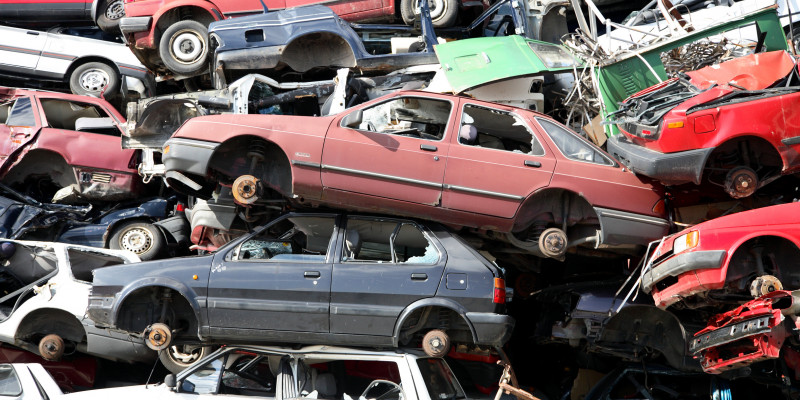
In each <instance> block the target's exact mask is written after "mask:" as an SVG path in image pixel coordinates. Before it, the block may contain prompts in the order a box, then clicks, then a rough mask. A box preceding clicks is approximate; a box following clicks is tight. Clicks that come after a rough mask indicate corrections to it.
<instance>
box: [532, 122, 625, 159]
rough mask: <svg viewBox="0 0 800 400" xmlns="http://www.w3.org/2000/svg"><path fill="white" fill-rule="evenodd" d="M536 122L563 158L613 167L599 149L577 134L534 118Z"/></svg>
mask: <svg viewBox="0 0 800 400" xmlns="http://www.w3.org/2000/svg"><path fill="white" fill-rule="evenodd" d="M536 121H538V122H539V124H541V125H542V128H544V130H545V132H547V135H548V136H550V139H552V140H553V143H555V145H556V147H558V150H559V151H561V154H563V155H564V156H565V157H567V158H569V159H572V160H576V161H585V162H590V163H594V164H602V165H615V163H614V161H612V160H611V158H609V157H607V156H606V155H605V154H603V152H602V151H600V149H598V148H597V147H594V145H592V144H590V143H589V142H588V141H586V140H585V139H583V138H581V137H578V135H577V134H575V133H572V132H570V131H569V130H567V128H564V127H562V126H560V125H558V124H556V123H555V122H553V121H550V120H546V119H542V118H536Z"/></svg>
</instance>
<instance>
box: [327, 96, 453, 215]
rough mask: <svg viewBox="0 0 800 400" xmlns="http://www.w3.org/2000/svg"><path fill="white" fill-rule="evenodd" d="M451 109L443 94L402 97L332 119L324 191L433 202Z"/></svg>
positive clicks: (333, 194)
mask: <svg viewBox="0 0 800 400" xmlns="http://www.w3.org/2000/svg"><path fill="white" fill-rule="evenodd" d="M452 108H453V105H452V102H451V101H450V100H447V99H441V98H435V97H418V96H401V97H392V98H389V99H386V100H384V101H380V102H378V103H373V104H370V105H368V106H366V107H363V108H358V109H355V110H353V111H350V112H349V113H346V114H343V116H342V117H341V118H338V119H336V120H334V122H333V123H332V124H331V127H330V128H329V129H328V134H327V136H326V137H325V144H324V147H323V151H322V185H323V195H328V196H331V197H333V198H337V197H338V198H339V199H340V200H341V201H347V199H348V194H352V193H360V194H366V195H371V196H378V197H383V198H388V199H393V200H401V201H405V202H411V203H418V204H426V205H429V206H438V205H439V197H440V196H441V191H442V179H443V176H444V168H445V163H446V156H447V150H448V144H447V142H446V141H444V140H442V139H443V138H444V136H445V133H446V132H447V129H448V127H449V126H451V125H452V124H451V123H450V120H451V110H452Z"/></svg>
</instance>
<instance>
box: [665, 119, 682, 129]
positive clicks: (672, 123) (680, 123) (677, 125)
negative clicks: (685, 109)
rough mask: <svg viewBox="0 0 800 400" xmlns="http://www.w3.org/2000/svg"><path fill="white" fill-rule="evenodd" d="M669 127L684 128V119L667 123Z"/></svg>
mask: <svg viewBox="0 0 800 400" xmlns="http://www.w3.org/2000/svg"><path fill="white" fill-rule="evenodd" d="M667 128H683V121H678V122H670V123H668V124H667Z"/></svg>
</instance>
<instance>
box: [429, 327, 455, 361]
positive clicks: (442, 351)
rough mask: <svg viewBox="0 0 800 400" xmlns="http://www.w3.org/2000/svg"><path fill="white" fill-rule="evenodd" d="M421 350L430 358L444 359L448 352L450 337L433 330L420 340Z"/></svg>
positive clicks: (442, 332)
mask: <svg viewBox="0 0 800 400" xmlns="http://www.w3.org/2000/svg"><path fill="white" fill-rule="evenodd" d="M422 350H424V351H425V354H427V355H429V356H431V357H444V356H445V355H446V354H447V353H448V352H449V351H450V336H447V334H446V333H445V332H444V331H443V330H441V329H434V330H432V331H430V332H428V333H426V334H425V336H424V337H423V338H422Z"/></svg>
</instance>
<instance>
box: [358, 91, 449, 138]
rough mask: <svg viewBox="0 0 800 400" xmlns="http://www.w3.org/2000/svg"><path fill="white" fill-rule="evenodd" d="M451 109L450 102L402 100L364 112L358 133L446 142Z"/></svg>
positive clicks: (391, 101) (384, 103) (379, 105)
mask: <svg viewBox="0 0 800 400" xmlns="http://www.w3.org/2000/svg"><path fill="white" fill-rule="evenodd" d="M451 108H452V107H451V105H450V102H449V101H446V100H437V99H424V98H421V97H401V98H398V99H393V100H389V101H387V102H383V103H381V104H377V105H374V106H372V107H369V108H366V109H363V110H362V111H363V116H362V118H361V123H360V124H359V125H358V129H360V130H364V131H372V132H378V133H388V134H392V135H401V136H409V137H415V138H420V139H427V140H442V137H443V136H444V132H445V129H446V128H447V120H448V119H449V118H450V110H451Z"/></svg>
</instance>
